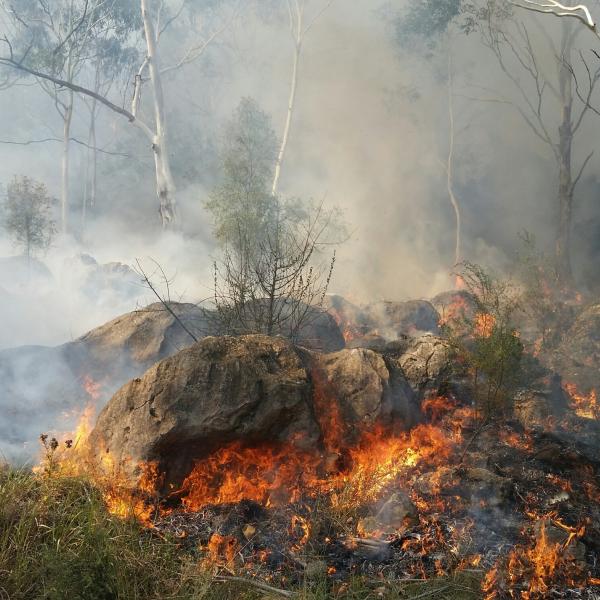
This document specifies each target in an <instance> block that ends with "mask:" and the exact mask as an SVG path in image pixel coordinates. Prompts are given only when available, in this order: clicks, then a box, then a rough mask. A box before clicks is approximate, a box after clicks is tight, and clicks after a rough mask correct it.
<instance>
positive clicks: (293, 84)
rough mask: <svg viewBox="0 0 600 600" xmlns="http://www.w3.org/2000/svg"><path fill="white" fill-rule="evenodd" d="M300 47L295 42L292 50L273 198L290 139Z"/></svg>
mask: <svg viewBox="0 0 600 600" xmlns="http://www.w3.org/2000/svg"><path fill="white" fill-rule="evenodd" d="M301 49H302V45H301V42H300V41H296V45H295V48H294V66H293V68H292V81H291V85H290V97H289V100H288V108H287V115H286V118H285V126H284V128H283V136H282V138H281V147H280V148H279V154H278V155H277V162H276V163H275V175H274V177H273V187H272V188H271V194H272V195H273V196H275V195H276V194H277V188H278V187H279V178H280V176H281V165H282V164H283V159H284V157H285V151H286V149H287V143H288V139H289V137H290V127H291V125H292V117H293V115H294V106H295V104H296V89H297V88H298V64H299V62H300V52H301Z"/></svg>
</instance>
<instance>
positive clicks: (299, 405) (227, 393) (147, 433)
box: [89, 335, 320, 482]
mask: <svg viewBox="0 0 600 600" xmlns="http://www.w3.org/2000/svg"><path fill="white" fill-rule="evenodd" d="M319 435H320V432H319V429H318V426H317V424H316V422H315V421H314V419H313V416H312V411H311V409H310V379H309V376H308V373H307V370H306V369H305V367H304V363H303V359H302V357H301V354H300V352H299V351H298V350H297V349H296V348H295V347H294V346H293V345H291V344H290V343H289V342H287V341H286V340H284V339H283V338H269V337H266V336H261V335H254V336H241V337H238V338H236V337H228V336H224V337H209V338H205V339H204V340H202V342H200V343H198V344H196V345H194V346H192V347H191V348H187V349H185V350H182V351H181V352H179V353H177V354H176V355H175V356H172V357H170V358H167V359H166V360H164V361H162V362H160V363H158V364H156V365H154V366H153V367H152V368H150V369H149V370H148V371H147V372H146V373H145V374H144V376H143V377H141V378H138V379H134V380H133V381H131V382H129V383H128V384H126V385H125V386H123V387H122V388H121V389H120V390H119V391H118V392H117V393H116V394H115V395H114V396H113V398H112V399H111V401H110V402H109V403H108V405H107V406H106V407H105V408H104V410H103V411H102V412H101V413H100V415H99V417H98V421H97V423H96V427H95V428H94V430H93V432H92V434H91V436H90V438H89V448H90V449H91V450H92V452H93V453H94V454H95V458H96V460H97V462H99V463H102V462H103V461H104V462H105V463H106V460H107V458H108V459H109V463H110V464H111V465H114V466H115V467H117V468H118V470H119V472H120V475H121V476H124V477H126V478H127V479H131V478H135V477H136V476H138V475H139V474H140V472H139V465H140V463H144V462H148V461H158V462H159V464H160V465H161V470H162V471H164V472H165V475H166V481H167V482H174V481H181V479H182V478H183V477H184V476H185V475H187V473H189V471H190V469H191V466H192V463H193V461H194V459H197V458H201V457H204V456H206V455H207V454H209V453H210V452H211V451H212V450H214V449H216V448H217V447H218V446H221V445H223V444H226V443H227V442H231V441H234V440H243V441H244V442H248V443H258V442H266V441H268V442H276V441H281V442H283V441H289V440H292V439H293V440H295V443H297V444H299V445H307V446H311V445H314V443H315V442H316V441H317V439H318V438H319Z"/></svg>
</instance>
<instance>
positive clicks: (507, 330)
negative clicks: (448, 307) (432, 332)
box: [449, 262, 523, 417]
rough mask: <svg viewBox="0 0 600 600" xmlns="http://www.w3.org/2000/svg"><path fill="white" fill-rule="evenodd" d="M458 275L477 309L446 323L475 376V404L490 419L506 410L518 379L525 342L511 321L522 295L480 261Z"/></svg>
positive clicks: (467, 265) (461, 270)
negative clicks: (490, 271) (453, 321)
mask: <svg viewBox="0 0 600 600" xmlns="http://www.w3.org/2000/svg"><path fill="white" fill-rule="evenodd" d="M459 276H460V277H461V279H462V281H463V282H464V285H465V287H466V290H467V291H468V292H469V294H470V296H471V298H472V299H473V302H474V304H475V311H474V314H473V316H472V317H471V316H468V315H467V316H464V317H461V321H462V322H461V323H451V324H450V326H449V330H450V337H451V339H452V341H453V342H454V344H455V346H456V347H457V349H458V351H459V355H460V357H461V359H462V360H463V362H464V363H465V365H466V366H467V367H468V369H469V371H470V372H471V374H472V376H473V383H474V391H475V400H476V402H477V404H478V406H479V408H480V409H481V410H482V412H483V413H484V415H485V416H486V417H491V416H494V415H495V414H498V413H499V412H503V411H506V410H508V409H509V408H510V401H511V398H512V394H513V392H514V391H515V390H516V388H517V386H518V385H519V384H520V383H521V381H522V374H523V371H522V358H523V344H522V342H521V339H520V337H519V333H518V331H517V329H516V327H515V321H514V318H515V313H516V311H517V309H518V308H519V306H520V297H519V294H518V290H517V289H516V288H515V286H514V285H513V284H512V283H511V282H510V281H504V280H501V279H498V278H497V277H495V276H494V275H492V274H491V273H489V272H488V271H486V270H485V269H483V268H482V267H481V266H479V265H476V264H473V263H470V262H464V263H462V267H461V269H460V272H459ZM465 334H466V335H465Z"/></svg>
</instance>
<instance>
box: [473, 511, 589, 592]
mask: <svg viewBox="0 0 600 600" xmlns="http://www.w3.org/2000/svg"><path fill="white" fill-rule="evenodd" d="M531 516H532V517H533V518H535V519H538V516H537V515H535V514H533V513H532V514H531ZM536 527H537V529H538V532H537V535H535V538H534V540H533V541H532V542H531V543H530V544H526V545H517V546H515V547H514V548H513V549H512V550H511V551H510V553H509V555H508V558H507V560H506V568H505V570H504V571H503V570H502V568H501V567H500V566H499V565H498V564H496V565H494V567H493V568H492V569H490V570H489V571H488V572H487V573H486V575H485V577H484V579H483V582H482V586H481V588H482V591H483V592H484V594H485V596H484V598H485V600H492V599H494V598H497V597H498V595H497V591H498V590H499V589H502V590H506V591H508V592H509V595H510V597H511V598H513V597H520V598H522V599H523V600H532V599H533V598H545V597H547V596H546V595H547V593H548V590H549V589H550V586H551V585H552V584H553V582H554V581H565V582H566V583H567V585H573V586H578V582H581V578H582V570H581V568H580V566H579V565H578V563H577V561H576V559H575V558H574V556H573V554H572V552H571V548H572V545H573V543H574V542H575V541H576V540H577V539H578V538H580V537H581V536H583V534H584V533H585V527H571V526H569V525H566V524H564V523H562V522H561V521H560V520H558V519H556V518H554V517H553V516H552V515H547V516H546V517H543V518H539V520H538V521H537V522H536ZM550 528H553V529H554V530H555V531H558V530H562V531H563V532H564V535H563V536H562V537H563V539H561V540H558V539H556V536H552V535H550V533H549V530H550ZM584 579H585V578H584ZM524 588H525V589H524ZM517 589H521V590H523V591H521V592H520V595H519V596H516V595H515V594H517V593H518V592H516V590H517ZM525 590H526V591H525Z"/></svg>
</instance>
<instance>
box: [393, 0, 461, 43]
mask: <svg viewBox="0 0 600 600" xmlns="http://www.w3.org/2000/svg"><path fill="white" fill-rule="evenodd" d="M461 4H462V0H422V1H421V2H413V3H410V4H409V7H408V9H407V10H406V11H405V13H404V14H403V15H402V16H401V17H400V18H399V19H398V20H397V21H396V24H395V25H396V36H397V38H398V42H399V43H400V45H402V46H406V45H409V44H410V43H412V42H413V41H414V40H415V39H421V40H425V41H427V42H428V43H430V44H433V43H435V41H436V38H438V37H439V36H440V35H442V34H444V33H445V32H446V30H447V29H448V27H449V26H450V23H451V22H452V21H453V19H455V18H456V17H457V16H458V15H459V14H460V13H461Z"/></svg>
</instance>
